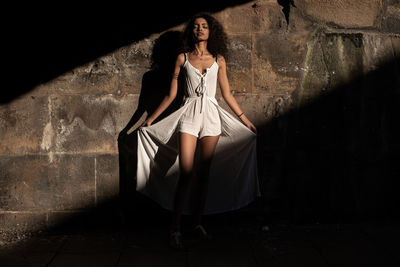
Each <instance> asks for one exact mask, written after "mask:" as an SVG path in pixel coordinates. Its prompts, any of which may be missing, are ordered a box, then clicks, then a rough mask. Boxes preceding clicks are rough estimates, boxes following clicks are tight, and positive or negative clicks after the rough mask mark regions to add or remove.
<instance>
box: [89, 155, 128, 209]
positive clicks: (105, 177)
mask: <svg viewBox="0 0 400 267" xmlns="http://www.w3.org/2000/svg"><path fill="white" fill-rule="evenodd" d="M131 164H135V163H134V162H132V163H131ZM95 165H96V204H97V205H98V204H100V203H101V202H104V201H108V200H113V199H115V198H116V197H118V195H119V161H118V155H116V154H113V155H111V154H110V155H98V156H96V164H95Z"/></svg>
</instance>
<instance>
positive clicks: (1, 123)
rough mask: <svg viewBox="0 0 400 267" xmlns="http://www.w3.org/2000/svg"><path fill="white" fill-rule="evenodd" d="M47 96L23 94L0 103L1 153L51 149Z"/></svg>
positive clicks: (22, 152)
mask: <svg viewBox="0 0 400 267" xmlns="http://www.w3.org/2000/svg"><path fill="white" fill-rule="evenodd" d="M49 105H50V103H49V101H48V98H47V97H43V96H31V97H20V98H18V99H15V100H13V101H12V102H10V103H8V104H4V105H2V106H0V138H1V142H0V154H1V155H6V154H24V153H34V152H40V151H47V150H48V149H50V145H49V143H50V141H49V139H51V129H50V128H49V126H48V116H49Z"/></svg>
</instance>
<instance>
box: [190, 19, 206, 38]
mask: <svg viewBox="0 0 400 267" xmlns="http://www.w3.org/2000/svg"><path fill="white" fill-rule="evenodd" d="M193 34H194V38H195V39H196V40H198V41H204V40H208V36H209V34H210V31H209V29H208V23H207V20H206V19H204V18H197V19H195V21H194V27H193Z"/></svg>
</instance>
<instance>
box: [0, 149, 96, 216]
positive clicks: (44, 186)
mask: <svg viewBox="0 0 400 267" xmlns="http://www.w3.org/2000/svg"><path fill="white" fill-rule="evenodd" d="M0 165H1V168H0V169H1V170H2V171H1V173H0V174H1V177H2V179H1V180H0V183H1V191H0V203H1V205H0V206H1V210H7V211H27V210H30V211H42V210H49V209H55V210H64V209H82V208H87V207H91V206H93V205H94V197H95V196H94V191H95V190H94V188H95V180H94V174H95V172H94V158H92V157H89V156H82V155H66V154H64V155H52V156H50V155H49V156H44V155H26V156H15V157H7V156H3V157H1V158H0Z"/></svg>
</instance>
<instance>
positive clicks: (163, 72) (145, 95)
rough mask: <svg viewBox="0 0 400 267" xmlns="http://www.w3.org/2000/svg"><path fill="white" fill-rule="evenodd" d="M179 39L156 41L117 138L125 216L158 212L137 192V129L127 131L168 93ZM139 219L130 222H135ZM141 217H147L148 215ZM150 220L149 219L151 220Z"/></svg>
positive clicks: (173, 34)
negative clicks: (134, 106) (135, 101)
mask: <svg viewBox="0 0 400 267" xmlns="http://www.w3.org/2000/svg"><path fill="white" fill-rule="evenodd" d="M181 40H182V39H181V32H178V31H168V32H165V33H163V34H162V35H161V36H160V37H159V38H157V39H156V40H155V42H154V46H153V50H152V55H151V69H150V70H149V71H148V72H146V73H145V74H144V75H143V77H142V87H141V92H140V96H139V101H138V106H137V109H136V111H135V112H134V114H133V115H132V117H131V119H130V120H129V122H128V123H127V125H126V126H125V127H124V128H123V129H122V130H121V132H120V133H119V136H118V152H119V174H120V185H119V188H120V200H121V206H122V208H123V210H124V213H125V215H126V216H127V215H129V214H136V215H137V214H138V213H139V214H143V213H144V212H146V211H147V210H149V209H150V210H153V211H154V209H160V208H159V206H158V205H156V204H155V203H153V202H151V201H148V199H147V198H146V199H145V197H144V196H143V195H142V194H140V193H138V192H137V191H136V168H137V165H136V164H137V138H136V137H137V130H138V129H137V128H136V129H134V130H133V131H132V132H130V133H129V134H128V132H129V130H131V128H132V127H133V126H134V125H136V124H137V123H138V122H139V120H140V119H141V117H142V116H143V114H144V113H145V112H146V113H147V116H150V115H151V114H153V112H154V111H155V110H156V109H157V107H158V106H159V105H160V103H161V101H162V100H163V98H164V97H165V95H167V94H168V93H169V89H170V84H171V78H172V72H173V68H174V64H175V60H176V57H177V56H178V54H179V53H180V52H181V48H182V46H181V43H182V42H181ZM178 82H179V84H181V83H182V80H181V78H180V80H179V81H178ZM178 87H180V86H178ZM182 91H183V90H178V94H177V97H176V98H175V99H174V101H173V102H172V103H171V105H170V106H169V107H168V108H167V109H166V110H165V111H164V112H163V113H162V114H161V115H160V116H159V117H158V118H157V119H156V120H155V121H154V122H153V124H155V123H157V122H158V121H160V120H162V119H163V118H165V117H167V116H168V115H170V114H171V113H173V112H174V111H176V110H177V109H178V108H179V107H180V105H181V103H182V100H183V92H182ZM150 206H151V207H150ZM160 211H161V209H160ZM152 214H153V215H154V214H155V213H154V212H152ZM135 217H136V216H135ZM138 217H139V216H138ZM138 217H136V218H133V219H134V220H135V221H136V222H138V221H137V220H138ZM144 217H147V218H148V217H149V216H144ZM128 219H129V218H128ZM149 219H150V220H151V218H149ZM153 219H154V218H153ZM146 223H147V222H146Z"/></svg>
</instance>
